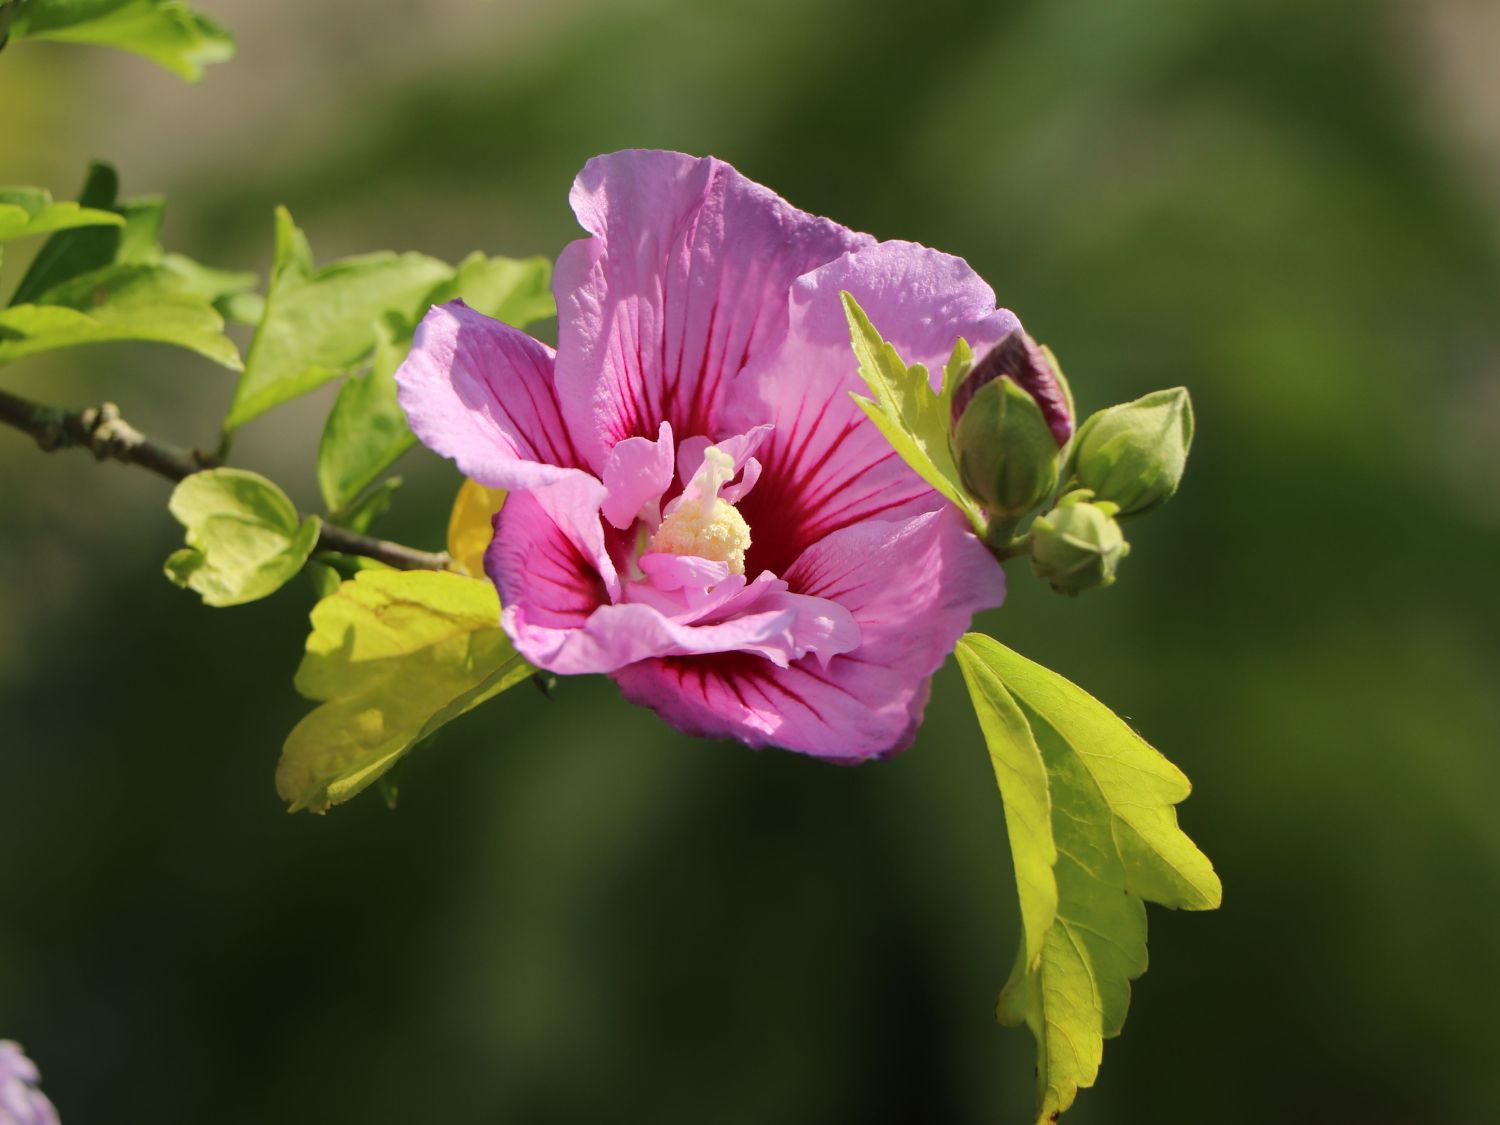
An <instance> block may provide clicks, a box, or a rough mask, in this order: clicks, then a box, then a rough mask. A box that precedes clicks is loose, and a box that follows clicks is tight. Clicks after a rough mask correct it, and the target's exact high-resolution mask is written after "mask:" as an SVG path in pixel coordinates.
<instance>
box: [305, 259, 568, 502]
mask: <svg viewBox="0 0 1500 1125" xmlns="http://www.w3.org/2000/svg"><path fill="white" fill-rule="evenodd" d="M551 278H552V266H551V263H549V262H548V261H547V260H546V259H545V258H526V259H522V260H517V259H512V258H487V257H485V256H484V255H483V254H480V253H474V254H471V255H469V257H467V258H465V259H464V260H463V262H462V263H461V264H460V265H459V267H458V270H457V271H456V272H455V273H454V275H453V276H452V277H451V278H448V279H447V280H445V281H442V282H440V283H439V284H438V285H437V286H436V287H435V288H434V289H433V290H432V291H431V292H429V293H428V294H427V296H426V298H425V299H424V300H423V301H422V302H421V307H420V309H419V312H418V318H417V319H420V316H421V315H422V314H425V313H426V311H427V309H428V308H429V307H430V306H432V305H437V304H443V303H444V302H447V301H452V300H455V299H459V298H461V299H462V300H463V301H464V302H465V303H466V304H468V306H469V307H470V308H472V309H475V310H476V311H478V312H482V313H484V314H485V315H486V316H492V317H495V318H496V319H497V320H503V321H505V322H506V323H507V324H510V325H512V326H513V327H516V328H524V327H525V326H526V325H527V324H530V323H531V322H533V321H535V320H540V319H542V318H543V317H548V316H551V315H552V314H553V312H554V311H555V306H554V305H553V303H552V292H551V288H550V283H551ZM379 329H380V331H379V333H378V339H377V342H376V346H375V356H374V361H373V363H372V365H371V369H370V371H369V372H367V373H366V374H363V375H355V376H351V377H350V378H349V379H347V380H346V381H345V382H344V385H343V386H342V387H340V388H339V396H338V398H337V399H336V400H335V401H334V404H333V409H332V410H331V411H330V412H329V414H328V421H327V423H326V424H325V426H324V428H323V438H322V441H321V442H320V443H319V446H318V484H319V486H320V487H321V488H322V490H323V500H324V502H325V503H326V504H327V505H328V510H329V511H330V512H342V511H343V509H345V508H346V507H347V506H348V505H349V504H350V503H352V502H353V500H354V498H355V497H356V496H358V495H359V494H360V493H361V492H362V491H363V490H364V489H366V488H368V487H369V486H370V485H371V484H372V483H373V482H374V481H375V480H376V478H378V477H379V476H380V474H381V473H383V472H385V471H386V470H387V469H389V468H390V467H391V466H392V465H393V464H395V463H396V461H397V460H398V459H399V458H400V457H401V455H402V454H403V453H405V452H406V451H407V450H408V449H411V448H412V447H413V446H414V445H416V441H417V439H416V437H415V436H414V435H413V434H412V432H411V430H410V429H408V428H407V424H406V415H405V413H403V411H402V410H401V407H400V404H399V403H397V401H396V381H395V373H396V368H398V367H399V366H400V365H401V361H402V360H404V359H405V358H406V354H407V352H408V351H410V350H411V341H412V335H413V333H414V331H415V329H416V320H412V321H410V322H407V323H403V322H402V321H401V320H400V318H399V317H395V316H390V317H387V318H386V319H385V320H384V321H382V322H381V323H380V325H379Z"/></svg>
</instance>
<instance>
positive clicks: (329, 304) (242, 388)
mask: <svg viewBox="0 0 1500 1125" xmlns="http://www.w3.org/2000/svg"><path fill="white" fill-rule="evenodd" d="M452 274H453V270H452V268H451V267H449V266H447V265H445V264H444V263H442V262H440V261H438V260H437V259H436V258H429V257H426V256H425V255H422V254H393V253H390V252H381V253H376V254H365V255H361V256H359V257H355V258H345V259H343V260H342V261H338V262H334V263H333V264H332V265H329V266H325V267H323V268H322V269H320V270H314V269H313V264H312V251H311V250H310V249H309V248H308V245H307V238H306V236H305V235H304V234H303V233H302V231H301V230H299V229H298V228H297V225H296V224H295V223H293V222H292V217H291V215H290V214H289V213H288V212H287V210H286V208H284V207H282V208H278V209H277V211H276V264H275V268H274V270H273V272H272V276H271V284H270V288H269V291H268V292H267V294H266V303H265V310H264V314H263V315H262V316H261V318H260V322H259V324H257V325H256V329H255V336H254V338H253V339H252V340H251V342H250V354H249V356H248V357H247V358H246V360H245V371H244V374H243V375H241V376H240V382H239V386H237V387H236V388H235V393H234V402H233V404H232V405H231V406H230V408H229V416H228V417H227V418H226V419H225V420H224V429H225V430H226V431H227V430H233V429H235V428H236V427H238V426H242V425H244V424H245V423H246V422H248V421H249V420H250V419H252V418H254V417H256V416H257V415H259V414H262V413H264V412H265V411H267V410H270V409H271V408H272V407H274V406H277V405H279V404H280V403H283V402H286V401H287V400H288V399H291V398H295V397H296V396H297V395H300V394H304V393H306V392H307V391H310V390H312V389H313V388H314V387H317V386H320V385H321V384H323V383H326V382H328V380H330V379H335V378H337V377H338V376H340V375H343V374H345V373H347V372H349V371H352V370H355V369H356V368H358V367H359V366H360V365H361V364H363V363H364V362H366V361H367V360H368V359H369V358H370V355H371V353H372V352H373V351H374V348H375V343H376V326H377V324H379V323H380V322H382V321H383V320H385V319H387V318H388V317H395V318H397V319H398V320H400V321H401V322H403V323H409V322H411V321H413V320H414V319H415V318H416V316H417V315H418V314H419V313H420V312H422V311H424V310H425V309H426V307H427V306H426V301H425V298H426V297H427V295H428V294H429V293H430V292H431V291H432V290H433V287H434V286H436V285H438V284H440V283H441V282H443V281H446V280H447V279H448V278H449V277H451V276H452Z"/></svg>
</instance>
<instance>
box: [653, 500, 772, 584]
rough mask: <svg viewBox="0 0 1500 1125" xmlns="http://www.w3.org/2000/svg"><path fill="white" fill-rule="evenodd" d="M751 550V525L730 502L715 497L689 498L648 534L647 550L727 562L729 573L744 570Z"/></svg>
mask: <svg viewBox="0 0 1500 1125" xmlns="http://www.w3.org/2000/svg"><path fill="white" fill-rule="evenodd" d="M749 549H750V525H749V524H747V523H746V522H745V517H744V516H742V515H740V513H739V511H738V510H737V509H736V508H735V506H734V505H733V504H730V503H728V502H727V501H724V500H720V499H718V498H717V497H716V498H714V499H712V500H708V501H702V500H689V501H686V502H684V503H682V504H679V505H678V506H677V508H676V510H675V511H673V512H672V513H670V514H669V515H668V516H667V518H666V519H664V520H662V521H661V526H660V527H659V528H657V529H656V534H655V535H653V536H652V537H651V546H650V550H652V551H659V552H662V553H666V554H673V555H694V556H696V557H697V558H700V559H711V560H713V561H714V562H723V563H728V564H729V571H730V573H731V574H744V573H745V552H746V551H748V550H749Z"/></svg>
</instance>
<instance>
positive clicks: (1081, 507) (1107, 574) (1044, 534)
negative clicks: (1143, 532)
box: [1028, 489, 1130, 594]
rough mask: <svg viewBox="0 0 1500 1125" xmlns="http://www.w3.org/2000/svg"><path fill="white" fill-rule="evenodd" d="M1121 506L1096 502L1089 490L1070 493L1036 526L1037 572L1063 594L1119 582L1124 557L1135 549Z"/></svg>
mask: <svg viewBox="0 0 1500 1125" xmlns="http://www.w3.org/2000/svg"><path fill="white" fill-rule="evenodd" d="M1116 510H1117V509H1116V508H1115V505H1114V504H1112V503H1110V502H1109V501H1107V500H1099V501H1094V500H1093V493H1092V492H1090V491H1089V490H1088V489H1078V490H1076V491H1074V492H1070V493H1068V494H1067V495H1066V496H1064V497H1063V498H1062V499H1061V500H1059V501H1058V503H1057V507H1055V508H1053V509H1052V510H1051V511H1050V512H1048V513H1046V514H1045V515H1041V516H1038V517H1037V518H1036V520H1035V521H1034V522H1033V523H1032V525H1031V530H1030V531H1029V532H1028V538H1029V540H1030V549H1031V569H1032V571H1033V572H1035V574H1036V576H1037V577H1038V578H1040V579H1042V580H1043V581H1045V582H1048V583H1049V584H1051V586H1052V588H1053V589H1054V590H1056V591H1057V592H1058V593H1059V594H1081V593H1082V592H1083V591H1085V590H1093V589H1102V588H1103V587H1105V586H1112V585H1114V581H1115V574H1116V572H1117V571H1118V570H1119V566H1120V560H1121V559H1123V558H1124V557H1125V556H1126V555H1128V554H1129V553H1130V544H1129V543H1127V542H1126V541H1125V535H1124V533H1123V532H1122V531H1121V530H1120V525H1119V523H1118V522H1117V521H1116V519H1115V512H1116Z"/></svg>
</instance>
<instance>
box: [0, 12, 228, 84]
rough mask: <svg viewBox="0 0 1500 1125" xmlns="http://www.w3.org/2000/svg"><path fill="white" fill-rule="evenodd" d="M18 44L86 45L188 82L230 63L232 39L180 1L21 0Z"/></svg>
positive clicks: (16, 30) (15, 32)
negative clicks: (130, 56)
mask: <svg viewBox="0 0 1500 1125" xmlns="http://www.w3.org/2000/svg"><path fill="white" fill-rule="evenodd" d="M10 33H11V35H12V37H14V38H16V39H51V40H54V41H56V42H60V43H89V44H93V45H95V46H101V47H116V48H118V49H120V50H122V51H130V52H133V53H135V54H137V55H142V56H144V57H146V58H148V59H150V60H151V61H152V62H155V63H157V64H159V65H161V66H164V67H166V68H167V69H168V70H170V71H172V72H173V73H174V74H176V75H178V76H179V77H181V78H184V79H186V80H187V81H189V82H196V81H198V79H200V78H201V77H203V67H204V66H205V65H207V64H209V63H216V62H223V61H225V60H226V59H230V58H233V57H234V39H233V37H232V36H231V35H230V34H229V33H228V32H227V31H225V30H224V29H223V28H222V27H220V26H219V25H218V24H216V23H214V22H213V21H212V20H210V19H209V18H208V17H207V16H204V15H201V14H199V13H198V12H195V11H193V10H192V9H190V8H189V7H188V6H187V5H186V4H185V3H183V2H182V0H23V2H22V3H21V4H20V5H19V7H18V8H17V9H16V12H15V17H14V20H13V22H12V24H11V28H10Z"/></svg>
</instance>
